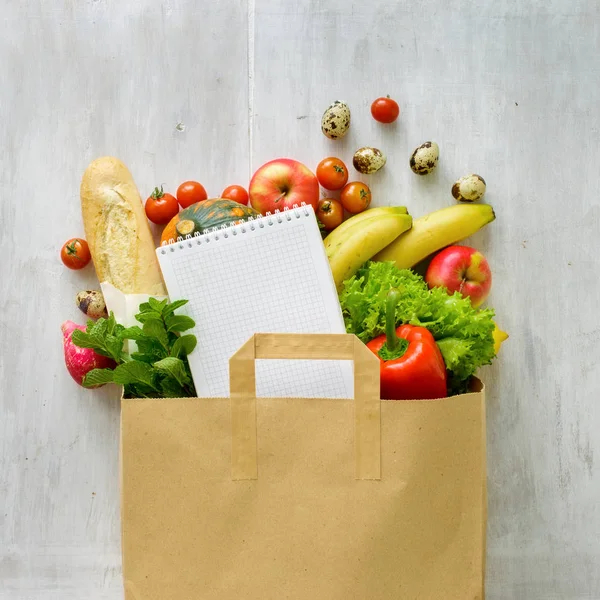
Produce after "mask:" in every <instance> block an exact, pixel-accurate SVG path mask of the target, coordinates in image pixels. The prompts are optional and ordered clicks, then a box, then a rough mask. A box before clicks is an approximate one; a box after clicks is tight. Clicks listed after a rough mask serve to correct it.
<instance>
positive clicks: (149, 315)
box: [135, 310, 162, 323]
mask: <svg viewBox="0 0 600 600" xmlns="http://www.w3.org/2000/svg"><path fill="white" fill-rule="evenodd" d="M135 318H136V321H139V322H140V323H146V321H161V322H162V317H161V316H160V315H159V314H158V313H157V312H156V311H155V310H149V311H148V312H143V313H138V314H137V315H135Z"/></svg>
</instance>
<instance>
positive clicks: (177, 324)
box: [166, 315, 196, 332]
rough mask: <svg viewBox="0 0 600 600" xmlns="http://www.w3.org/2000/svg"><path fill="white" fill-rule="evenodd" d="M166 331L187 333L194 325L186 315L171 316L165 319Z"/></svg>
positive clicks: (192, 320)
mask: <svg viewBox="0 0 600 600" xmlns="http://www.w3.org/2000/svg"><path fill="white" fill-rule="evenodd" d="M166 324H167V331H169V332H170V331H176V332H180V331H187V330H188V329H191V328H192V327H194V326H195V325H196V322H195V321H194V319H192V318H191V317H188V316H186V315H173V316H171V317H169V318H167V319H166Z"/></svg>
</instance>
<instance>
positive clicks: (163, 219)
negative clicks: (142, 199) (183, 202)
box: [146, 186, 179, 225]
mask: <svg viewBox="0 0 600 600" xmlns="http://www.w3.org/2000/svg"><path fill="white" fill-rule="evenodd" d="M178 212H179V205H178V204H177V198H175V196H173V195H172V194H165V193H164V192H163V189H162V186H161V188H160V190H159V189H158V188H154V191H153V192H152V195H151V196H150V197H149V198H148V200H146V216H147V217H148V218H149V219H150V220H151V221H152V222H153V223H156V224H157V225H165V224H166V223H168V222H169V221H170V220H171V219H172V218H173V217H174V216H175V215H176V214H177V213H178Z"/></svg>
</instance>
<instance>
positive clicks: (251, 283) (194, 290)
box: [156, 205, 353, 398]
mask: <svg viewBox="0 0 600 600" xmlns="http://www.w3.org/2000/svg"><path fill="white" fill-rule="evenodd" d="M156 252H157V255H158V260H159V263H160V268H161V271H162V274H163V278H164V281H165V285H166V287H167V291H168V293H169V297H170V299H171V301H174V300H178V299H187V300H189V302H188V304H186V305H185V306H184V307H183V308H182V309H180V312H181V313H182V314H187V315H189V316H190V317H192V318H193V319H194V321H195V322H196V326H195V327H194V328H193V329H191V330H190V332H189V333H193V334H194V335H195V336H196V338H197V340H198V344H197V346H196V349H195V350H194V351H193V352H192V353H191V354H190V356H189V363H190V368H191V371H192V375H193V379H194V384H195V386H196V391H197V393H198V395H199V396H201V397H228V396H229V358H230V357H231V355H232V354H233V353H234V352H235V351H236V350H238V349H239V348H240V347H241V346H242V345H243V344H244V343H245V342H246V341H247V340H248V339H249V338H250V337H251V336H252V335H253V334H254V333H345V328H344V320H343V317H342V311H341V308H340V304H339V300H338V296H337V292H336V289H335V284H334V281H333V277H332V275H331V269H330V267H329V261H328V259H327V255H326V254H325V248H324V246H323V240H322V238H321V233H320V231H319V226H318V224H317V220H316V217H315V213H314V210H313V208H312V207H311V206H304V205H303V206H300V207H295V208H293V209H290V210H285V211H283V212H276V213H275V214H273V215H266V216H262V217H257V218H254V219H250V220H248V221H246V222H244V223H240V224H237V225H228V226H224V227H222V228H220V229H218V230H212V231H210V232H209V233H204V234H202V235H198V234H196V235H194V236H193V237H190V236H187V237H186V238H185V239H182V238H178V239H177V240H176V241H172V242H171V243H169V244H167V245H164V246H161V247H159V248H158V249H157V251H156ZM256 389H257V395H258V396H266V397H303V398H315V397H327V398H351V397H352V394H353V380H352V365H351V364H350V363H349V362H348V361H329V360H326V361H315V360H268V361H267V360H257V361H256Z"/></svg>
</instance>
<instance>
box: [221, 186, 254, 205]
mask: <svg viewBox="0 0 600 600" xmlns="http://www.w3.org/2000/svg"><path fill="white" fill-rule="evenodd" d="M221 198H229V200H233V201H234V202H239V203H240V204H248V192H247V191H246V189H245V188H243V187H242V186H241V185H230V186H229V187H226V188H225V189H224V190H223V193H222V194H221Z"/></svg>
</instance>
